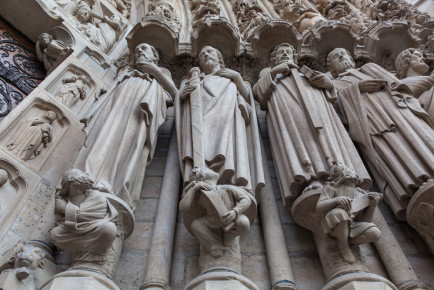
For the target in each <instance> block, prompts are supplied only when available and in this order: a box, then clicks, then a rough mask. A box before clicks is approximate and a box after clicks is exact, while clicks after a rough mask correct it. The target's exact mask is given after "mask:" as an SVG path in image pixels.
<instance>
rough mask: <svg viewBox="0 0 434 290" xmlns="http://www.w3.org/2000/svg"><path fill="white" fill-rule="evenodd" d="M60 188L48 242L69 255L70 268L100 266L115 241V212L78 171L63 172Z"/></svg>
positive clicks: (83, 173)
mask: <svg viewBox="0 0 434 290" xmlns="http://www.w3.org/2000/svg"><path fill="white" fill-rule="evenodd" d="M61 184H62V188H61V189H60V191H59V192H58V193H57V194H56V203H55V209H54V211H55V214H56V215H57V218H58V221H59V224H58V225H57V226H56V227H55V228H54V229H52V230H51V233H50V235H51V240H52V242H53V243H54V244H55V245H56V246H57V247H59V248H61V249H63V250H65V251H67V252H68V253H69V254H70V255H71V258H72V266H74V265H77V264H79V263H80V262H96V263H102V262H104V261H105V260H106V255H107V252H108V250H109V249H110V247H111V245H112V243H113V241H114V240H115V238H116V233H117V228H116V220H117V215H118V213H117V211H116V209H115V208H114V207H113V206H112V205H111V204H110V202H109V200H108V199H107V196H106V194H104V193H102V192H100V191H98V190H97V189H95V187H94V181H93V180H92V179H91V178H90V177H89V175H88V174H87V173H85V172H83V171H81V170H78V169H69V170H67V171H66V172H65V174H64V175H63V177H62V183H61Z"/></svg>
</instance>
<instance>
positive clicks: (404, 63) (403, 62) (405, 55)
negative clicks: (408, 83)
mask: <svg viewBox="0 0 434 290" xmlns="http://www.w3.org/2000/svg"><path fill="white" fill-rule="evenodd" d="M416 51H419V52H420V50H418V49H416V48H407V49H406V50H403V51H401V53H400V54H398V56H397V57H396V60H395V68H396V76H397V77H398V79H403V78H405V76H406V75H407V70H408V67H409V66H410V58H411V55H412V54H413V53H414V52H416Z"/></svg>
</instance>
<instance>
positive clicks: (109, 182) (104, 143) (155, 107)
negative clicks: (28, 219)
mask: <svg viewBox="0 0 434 290" xmlns="http://www.w3.org/2000/svg"><path fill="white" fill-rule="evenodd" d="M134 57H135V64H134V68H131V67H130V66H124V67H122V68H121V70H120V72H119V73H118V77H117V80H116V83H115V85H114V86H112V87H111V88H110V89H109V90H108V91H107V93H106V94H105V96H104V97H103V98H101V101H98V102H97V103H95V106H94V107H92V108H91V109H90V111H89V112H88V113H86V114H85V116H84V117H83V119H86V122H88V121H90V120H91V119H93V120H94V121H93V122H94V123H93V124H92V126H93V128H97V135H96V136H94V134H93V133H92V140H88V141H87V142H86V143H87V144H86V145H87V147H83V148H82V149H81V151H80V153H79V156H78V157H77V159H76V161H75V164H74V167H75V168H79V169H82V170H83V171H85V172H87V173H89V175H90V176H91V177H92V178H93V179H95V181H96V182H97V184H98V185H99V186H101V187H105V188H106V190H107V191H110V192H113V193H114V194H115V195H116V196H118V197H119V198H121V199H123V200H124V201H125V202H126V203H127V204H128V205H130V206H131V207H133V208H134V207H135V205H136V203H137V201H138V199H139V195H140V193H139V192H134V193H133V192H131V190H132V188H133V185H134V182H135V176H136V173H137V170H138V166H139V164H140V162H141V160H147V162H148V163H149V162H150V161H151V159H152V156H153V154H154V150H155V145H156V141H157V132H158V128H159V127H160V126H161V125H162V124H163V122H164V121H165V119H166V114H167V107H168V106H170V105H172V98H173V97H174V96H175V95H176V93H177V89H176V87H175V85H174V83H173V81H172V79H171V75H170V72H169V71H168V70H167V69H165V68H162V67H159V66H158V60H159V55H158V52H157V51H156V50H155V48H154V47H152V46H151V45H149V44H146V43H142V44H140V45H138V46H137V47H136V49H135V56H134ZM92 130H93V131H94V129H92ZM143 158H144V159H143ZM145 163H146V162H145ZM142 178H143V177H142Z"/></svg>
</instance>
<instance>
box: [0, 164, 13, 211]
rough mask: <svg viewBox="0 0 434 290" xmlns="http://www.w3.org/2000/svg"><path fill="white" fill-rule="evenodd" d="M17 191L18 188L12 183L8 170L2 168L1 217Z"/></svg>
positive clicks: (0, 182) (0, 169) (0, 181)
mask: <svg viewBox="0 0 434 290" xmlns="http://www.w3.org/2000/svg"><path fill="white" fill-rule="evenodd" d="M16 193H17V190H16V189H15V187H14V186H13V185H12V184H11V182H10V180H9V175H8V172H7V171H6V170H4V169H2V168H0V217H1V216H2V215H3V213H4V212H5V210H6V208H7V207H8V204H9V203H10V202H11V201H12V199H13V198H14V197H15V194H16Z"/></svg>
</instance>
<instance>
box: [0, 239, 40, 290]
mask: <svg viewBox="0 0 434 290" xmlns="http://www.w3.org/2000/svg"><path fill="white" fill-rule="evenodd" d="M13 251H14V253H13V256H12V258H11V259H10V260H9V263H11V264H13V265H14V268H13V269H10V270H5V271H3V272H2V273H1V274H0V281H1V282H0V289H5V290H6V289H15V290H36V289H38V288H37V287H36V283H35V271H36V269H37V268H42V269H43V268H44V267H45V265H44V261H43V259H44V257H45V253H44V251H43V250H42V249H40V248H38V247H35V246H32V245H30V244H26V243H25V242H24V241H20V242H18V244H17V245H16V246H15V248H14V249H13Z"/></svg>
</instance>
